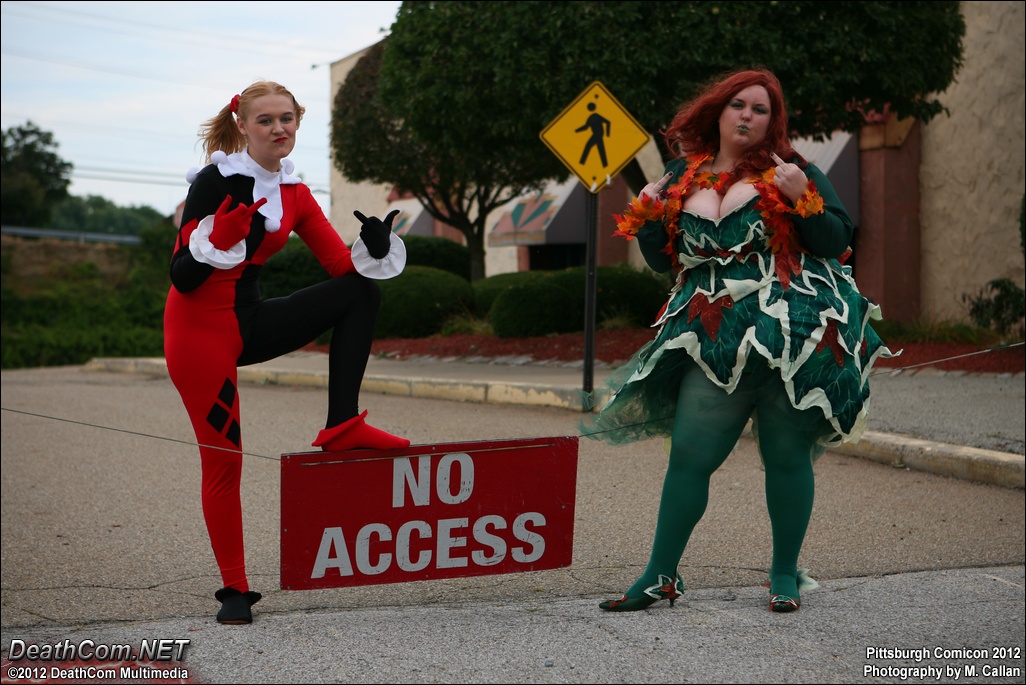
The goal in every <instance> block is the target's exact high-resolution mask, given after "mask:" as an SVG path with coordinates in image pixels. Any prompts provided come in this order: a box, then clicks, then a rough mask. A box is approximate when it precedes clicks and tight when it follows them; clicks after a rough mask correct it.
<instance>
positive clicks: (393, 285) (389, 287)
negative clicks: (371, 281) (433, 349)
mask: <svg viewBox="0 0 1026 685" xmlns="http://www.w3.org/2000/svg"><path fill="white" fill-rule="evenodd" d="M378 285H379V286H380V287H381V311H380V312H379V314H378V324H377V328H376V329H375V331H374V337H375V338H426V337H428V336H431V335H435V334H436V333H439V332H440V331H441V330H442V326H443V325H444V324H445V322H446V320H447V319H449V318H450V317H453V316H459V315H464V314H466V313H467V312H469V311H470V310H471V309H472V307H473V306H474V289H473V288H472V287H471V285H470V281H468V280H466V279H464V278H461V277H459V276H457V275H456V274H453V273H450V272H448V271H443V270H442V269H436V268H434V267H431V266H410V265H407V266H406V268H405V269H404V270H403V272H402V273H401V274H399V275H398V276H396V277H395V278H390V279H388V280H386V281H378Z"/></svg>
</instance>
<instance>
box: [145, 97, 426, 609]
mask: <svg viewBox="0 0 1026 685" xmlns="http://www.w3.org/2000/svg"><path fill="white" fill-rule="evenodd" d="M304 112H305V108H304V107H302V106H301V105H300V104H299V103H298V102H297V101H296V99H295V97H294V96H293V95H292V93H290V92H289V91H288V90H287V89H286V88H284V87H283V86H281V85H279V84H277V83H273V82H269V81H258V82H256V83H253V84H252V85H250V86H249V87H248V88H246V89H245V90H244V91H242V93H241V94H239V95H236V96H234V97H233V98H231V101H230V103H229V104H226V105H225V107H224V108H223V109H222V110H221V112H220V113H218V114H217V116H215V117H213V118H212V119H210V120H209V121H207V122H206V123H205V124H204V126H203V127H202V128H201V130H200V136H201V139H202V140H203V144H204V152H205V154H206V157H207V160H208V162H209V163H208V164H207V165H206V166H205V167H204V168H203V169H201V170H199V171H198V172H197V171H195V170H193V171H190V172H189V182H190V183H191V187H190V189H189V193H188V197H187V199H186V201H185V209H184V212H183V215H182V225H181V228H180V229H179V233H178V238H177V241H176V243H175V248H174V253H173V256H172V258H171V282H172V287H171V289H170V292H169V293H168V297H167V304H166V307H165V313H164V337H165V340H164V351H165V356H166V358H167V366H168V372H169V373H170V376H171V380H172V381H173V382H174V384H175V387H176V388H177V389H178V391H179V393H180V394H181V397H182V401H183V402H184V404H185V408H186V410H187V411H188V414H189V419H190V421H191V422H192V425H193V429H194V430H195V433H196V439H197V441H198V443H199V451H200V459H201V463H202V503H203V515H204V519H205V521H206V525H207V531H208V533H209V535H210V543H211V546H212V548H213V551H214V557H215V559H216V561H217V565H218V567H219V569H220V572H221V578H222V582H223V586H224V587H222V588H221V589H220V590H218V591H217V592H216V593H215V597H216V598H217V599H218V600H219V601H220V602H221V609H220V611H219V612H218V614H217V620H218V621H219V622H221V623H228V624H244V623H250V622H252V620H253V619H252V611H251V608H250V607H251V606H252V605H253V604H255V603H256V602H257V601H258V600H259V599H260V594H259V593H258V592H254V591H252V590H251V589H250V587H249V581H248V578H247V576H246V560H245V549H244V545H243V532H242V504H241V498H240V480H241V475H242V428H241V425H242V421H241V412H240V406H239V393H238V382H237V378H238V371H237V368H238V367H239V366H246V365H249V364H257V363H260V362H263V361H266V360H269V359H273V358H275V357H279V356H281V355H283V354H286V353H288V352H292V351H294V350H297V349H299V348H301V347H303V346H305V345H307V344H309V343H310V342H313V341H314V340H315V339H317V338H318V337H319V336H320V335H321V334H323V333H324V332H326V331H328V330H331V331H332V335H331V346H330V353H329V361H328V368H329V385H328V412H327V420H326V422H325V427H324V429H323V430H321V431H320V433H319V434H318V435H317V437H316V439H315V440H314V441H313V446H315V447H321V448H322V449H324V450H326V451H333V452H334V451H342V450H348V449H356V448H375V449H387V448H394V447H405V446H407V445H409V444H410V442H409V440H406V439H404V438H400V437H397V436H395V435H391V434H389V433H387V432H385V431H383V430H380V429H378V428H374V427H372V426H371V425H369V424H368V423H366V422H365V417H366V415H367V412H366V411H364V412H362V413H360V411H359V404H358V403H359V393H360V386H361V384H362V382H363V375H364V371H365V370H366V366H367V359H368V357H369V355H370V350H371V342H372V340H373V334H374V324H375V321H376V318H377V314H378V308H379V306H380V291H379V289H378V286H377V284H376V283H375V280H380V279H387V278H392V277H394V276H396V275H398V274H399V273H401V272H402V270H403V268H404V267H405V264H406V250H405V247H404V245H403V242H402V240H401V239H400V238H399V237H398V236H397V235H395V234H394V233H392V230H391V222H392V219H393V217H394V215H395V212H393V213H391V214H389V216H388V217H386V219H385V220H384V221H382V220H381V219H378V218H376V217H365V216H364V215H362V214H361V213H360V212H354V214H355V215H356V217H357V218H358V219H359V220H360V221H361V223H362V229H361V233H360V238H359V239H358V240H356V242H355V243H354V244H353V247H352V249H351V250H350V248H349V247H347V246H346V245H345V243H343V241H342V239H341V238H340V237H339V235H338V233H337V232H336V231H335V229H334V228H333V227H332V226H331V224H330V223H329V222H328V220H327V218H326V217H325V216H324V212H323V211H322V210H321V208H320V205H319V204H318V203H317V202H316V200H314V198H313V195H312V194H311V193H310V189H309V188H308V187H307V186H306V185H305V184H303V183H302V181H301V180H300V179H299V177H297V176H294V175H293V171H294V165H293V164H292V162H291V160H289V159H287V157H288V155H289V154H290V153H291V152H292V150H293V148H294V147H295V144H296V132H297V130H298V128H299V124H300V122H301V121H302V119H303V113H304ZM292 233H295V234H296V235H298V236H299V237H300V238H301V239H302V240H303V241H304V242H305V243H306V245H307V246H308V247H309V248H310V250H311V251H312V252H313V254H314V255H315V256H316V257H317V260H318V261H319V262H320V263H321V264H322V265H323V266H324V268H325V270H327V272H328V273H329V274H330V276H331V278H330V279H329V280H326V281H324V282H322V283H318V284H316V285H312V286H310V287H307V288H304V289H302V290H299V291H297V292H295V293H293V294H292V295H290V296H288V297H283V298H275V299H269V300H265V299H263V298H262V296H261V294H260V287H259V275H260V270H261V267H262V265H263V264H264V263H265V262H266V261H267V259H268V258H269V257H271V256H272V255H273V254H275V253H276V252H278V251H279V250H280V249H281V248H282V247H283V246H284V245H285V243H286V242H287V241H288V239H289V236H290V235H291V234H292Z"/></svg>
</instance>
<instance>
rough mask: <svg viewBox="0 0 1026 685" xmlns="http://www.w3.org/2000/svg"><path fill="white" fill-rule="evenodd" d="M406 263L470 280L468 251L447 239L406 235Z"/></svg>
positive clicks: (404, 241) (464, 246)
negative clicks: (432, 268)
mask: <svg viewBox="0 0 1026 685" xmlns="http://www.w3.org/2000/svg"><path fill="white" fill-rule="evenodd" d="M403 243H404V244H405V245H406V263H407V265H409V266H430V267H434V268H435V269H441V270H442V271H448V272H449V273H452V274H456V275H457V276H459V277H460V278H463V279H465V280H467V281H469V280H470V249H469V248H467V246H466V245H462V244H460V243H457V242H456V241H454V240H449V239H448V238H433V237H429V236H421V235H408V236H405V237H404V238H403Z"/></svg>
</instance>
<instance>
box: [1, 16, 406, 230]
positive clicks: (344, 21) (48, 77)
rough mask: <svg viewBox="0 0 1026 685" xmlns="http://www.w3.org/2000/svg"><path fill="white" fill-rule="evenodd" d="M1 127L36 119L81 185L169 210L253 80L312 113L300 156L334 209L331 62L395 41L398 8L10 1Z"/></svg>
mask: <svg viewBox="0 0 1026 685" xmlns="http://www.w3.org/2000/svg"><path fill="white" fill-rule="evenodd" d="M0 4H2V34H3V43H2V50H0V53H2V57H3V59H2V61H0V62H2V80H0V86H2V98H0V100H2V112H0V113H2V128H3V130H5V131H6V130H8V129H11V128H14V127H18V126H23V125H25V124H27V123H28V122H30V121H31V122H32V123H33V124H35V125H36V126H37V127H38V128H39V129H41V130H43V131H49V132H50V133H52V134H53V136H54V140H55V142H56V143H57V148H56V154H57V155H58V156H59V157H60V158H61V159H63V160H64V161H66V162H70V163H71V164H72V165H73V166H74V170H73V171H72V174H71V186H70V188H69V192H70V193H71V194H72V195H77V196H81V197H85V196H88V195H99V196H102V197H104V198H106V199H108V200H110V201H112V202H113V203H115V204H116V205H118V206H121V207H132V206H136V207H138V206H148V207H152V208H153V209H155V210H157V211H158V212H160V213H161V214H163V215H165V216H170V215H172V214H174V211H175V208H176V207H177V205H178V204H179V203H180V202H181V201H182V200H184V199H185V195H186V192H187V191H188V184H187V183H186V181H185V175H186V173H187V172H188V171H189V169H190V168H192V167H198V166H201V165H202V164H203V162H204V159H203V150H202V146H201V144H200V142H199V137H198V135H197V133H198V131H199V127H200V125H201V124H202V123H203V122H204V121H206V120H207V119H209V118H211V117H213V116H214V115H215V114H217V113H218V112H219V111H220V109H221V108H222V107H223V106H224V105H226V104H228V102H229V101H230V100H231V98H232V96H233V95H235V94H236V93H238V92H240V91H242V90H243V89H244V88H245V87H246V86H248V85H249V84H250V83H252V82H253V81H257V80H261V79H268V80H272V81H277V82H279V83H281V84H282V85H284V86H285V87H287V88H288V89H289V90H291V91H292V93H293V94H294V95H295V96H296V99H297V100H298V101H299V103H300V104H301V105H303V106H304V107H306V109H307V111H306V114H305V115H304V117H303V122H302V125H301V126H300V129H299V133H298V135H297V143H296V148H295V150H294V151H293V153H292V155H290V159H292V161H293V162H295V164H296V172H297V173H298V174H299V175H300V176H301V177H302V178H303V179H304V181H305V182H306V184H307V185H308V186H310V189H311V190H312V191H313V192H314V197H315V198H317V199H318V201H319V202H320V203H321V205H322V207H324V209H325V211H328V209H329V204H330V194H329V192H328V186H329V171H330V168H331V158H330V151H329V138H330V130H329V121H330V115H331V99H332V94H331V92H330V90H331V78H330V65H331V63H333V62H336V61H338V60H340V59H343V58H345V57H348V56H350V55H352V54H354V53H356V52H359V51H360V50H363V49H364V48H366V47H368V46H370V45H373V44H374V43H376V42H378V41H379V40H381V39H382V38H384V37H385V36H386V35H387V33H388V30H389V28H390V27H391V25H392V23H393V22H394V20H395V17H396V14H397V13H398V10H399V5H400V4H401V3H400V2H391V1H381V2H377V1H374V2H369V1H368V2H357V1H352V2H261V1H257V0H247V1H246V2H19V1H10V2H8V1H6V0H5V1H4V2H2V3H0Z"/></svg>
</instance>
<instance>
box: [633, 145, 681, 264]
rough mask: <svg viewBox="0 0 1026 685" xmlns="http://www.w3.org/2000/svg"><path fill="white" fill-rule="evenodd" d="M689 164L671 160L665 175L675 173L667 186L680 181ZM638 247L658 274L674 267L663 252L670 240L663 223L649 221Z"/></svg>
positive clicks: (643, 230)
mask: <svg viewBox="0 0 1026 685" xmlns="http://www.w3.org/2000/svg"><path fill="white" fill-rule="evenodd" d="M686 166H687V163H686V162H685V161H684V160H683V159H674V160H671V161H670V163H669V164H667V165H666V169H664V170H663V175H666V174H667V173H669V172H671V171H672V172H673V178H671V179H670V180H669V181H667V184H666V185H667V186H671V185H673V184H675V183H677V182H678V181H679V180H680V176H681V174H683V173H684V169H685V168H686ZM637 238H638V247H639V248H641V255H642V256H643V257H644V258H645V263H647V264H648V266H649V268H650V269H652V270H653V271H655V272H656V273H666V272H667V271H669V270H670V268H671V267H672V266H673V262H672V261H671V259H670V255H668V254H666V252H664V251H663V250H664V249H665V248H666V244H667V242H669V238H668V237H667V235H666V228H665V226H664V224H663V222H662V221H647V222H645V225H644V226H642V227H641V229H639V230H638V235H637Z"/></svg>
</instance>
